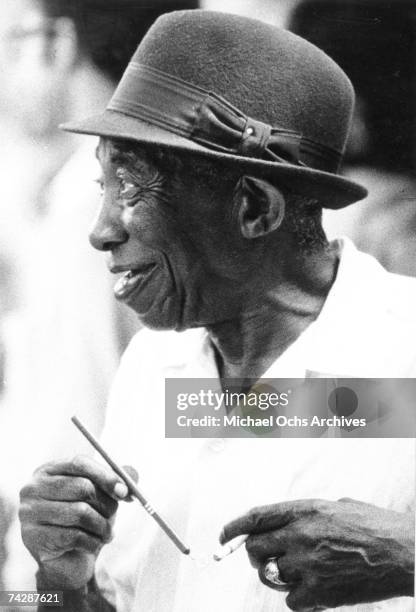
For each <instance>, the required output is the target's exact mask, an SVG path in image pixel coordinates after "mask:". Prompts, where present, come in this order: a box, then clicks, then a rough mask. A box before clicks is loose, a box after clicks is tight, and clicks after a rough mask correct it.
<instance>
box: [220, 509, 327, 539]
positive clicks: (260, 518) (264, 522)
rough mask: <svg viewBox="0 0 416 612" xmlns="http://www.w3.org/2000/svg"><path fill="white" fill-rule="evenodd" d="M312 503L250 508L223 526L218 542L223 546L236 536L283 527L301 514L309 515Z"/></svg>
mask: <svg viewBox="0 0 416 612" xmlns="http://www.w3.org/2000/svg"><path fill="white" fill-rule="evenodd" d="M314 502H315V500H310V499H306V500H305V499H301V500H297V501H290V502H281V503H279V504H272V505H270V506H258V507H256V508H252V509H251V510H250V511H249V512H247V513H246V514H244V515H243V516H240V517H238V518H237V519H235V520H233V521H231V522H229V523H227V525H225V527H224V528H223V530H222V532H221V534H220V542H221V544H225V543H226V542H228V541H229V540H232V539H233V538H235V537H236V536H238V535H242V534H245V533H248V534H255V533H262V532H264V531H271V530H273V529H279V528H281V527H284V526H285V525H287V524H288V523H290V522H292V521H294V520H296V518H298V517H299V516H300V515H301V514H304V513H309V512H310V511H311V510H312V509H313V508H314Z"/></svg>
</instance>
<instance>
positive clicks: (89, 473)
mask: <svg viewBox="0 0 416 612" xmlns="http://www.w3.org/2000/svg"><path fill="white" fill-rule="evenodd" d="M43 470H44V471H45V472H46V473H48V474H50V475H51V476H55V475H66V476H83V477H84V478H89V479H90V480H91V481H92V482H93V483H94V484H95V485H97V486H98V487H100V489H102V490H103V491H104V492H105V493H107V495H109V496H110V497H113V499H116V500H119V499H124V498H125V497H127V495H128V488H127V485H126V484H125V483H124V482H123V481H122V480H121V478H120V477H119V476H117V474H115V473H114V472H113V470H112V469H110V468H109V467H107V466H106V465H103V464H102V463H99V462H98V461H96V460H95V459H92V458H91V457H88V456H86V455H77V456H76V457H74V459H72V461H62V462H56V463H50V464H47V465H46V466H43Z"/></svg>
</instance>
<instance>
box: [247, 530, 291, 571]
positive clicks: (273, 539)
mask: <svg viewBox="0 0 416 612" xmlns="http://www.w3.org/2000/svg"><path fill="white" fill-rule="evenodd" d="M287 546H288V543H287V537H286V534H285V533H284V530H282V531H280V530H279V531H268V532H267V533H263V534H260V535H253V536H249V537H248V538H247V541H246V550H247V554H248V557H249V560H250V563H251V565H252V566H253V567H254V568H256V569H258V568H259V567H261V566H262V565H263V564H264V562H265V561H266V559H270V558H271V557H280V556H281V555H283V554H284V553H285V551H286V549H287Z"/></svg>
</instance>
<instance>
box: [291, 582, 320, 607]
mask: <svg viewBox="0 0 416 612" xmlns="http://www.w3.org/2000/svg"><path fill="white" fill-rule="evenodd" d="M286 603H287V606H288V608H290V609H291V610H294V611H295V612H318V611H319V610H325V609H326V608H323V607H322V606H318V605H317V604H315V596H314V595H313V593H312V592H311V590H310V589H309V588H308V587H307V586H306V585H304V584H302V583H301V584H300V585H299V586H297V587H294V588H293V589H291V590H290V593H289V595H288V596H287V597H286Z"/></svg>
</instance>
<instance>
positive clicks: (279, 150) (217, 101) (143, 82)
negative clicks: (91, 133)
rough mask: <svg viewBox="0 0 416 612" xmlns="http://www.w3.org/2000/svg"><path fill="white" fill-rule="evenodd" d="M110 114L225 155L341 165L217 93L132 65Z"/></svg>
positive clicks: (331, 168)
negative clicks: (169, 133) (191, 141)
mask: <svg viewBox="0 0 416 612" xmlns="http://www.w3.org/2000/svg"><path fill="white" fill-rule="evenodd" d="M107 110H109V111H116V112H119V113H123V114H125V115H128V116H130V117H134V118H136V119H141V120H143V121H146V122H148V123H151V124H154V125H157V126H159V127H161V128H164V129H166V130H168V131H170V132H173V133H175V134H178V135H179V136H183V137H185V138H188V139H190V140H193V141H195V142H197V143H199V144H201V145H203V146H205V147H207V148H208V149H212V150H215V151H220V152H223V153H228V154H234V155H240V156H243V157H250V158H257V159H262V160H266V161H273V162H277V163H289V164H295V165H298V166H309V167H311V168H315V169H317V170H324V171H326V172H337V170H338V167H339V164H340V161H341V154H340V153H338V152H337V151H334V150H333V149H330V148H329V147H326V146H324V145H321V144H318V143H316V142H314V141H312V140H310V139H308V138H304V137H303V136H302V135H301V134H299V133H297V132H295V131H293V130H286V129H284V128H278V127H272V126H270V125H268V124H266V123H263V122H261V121H257V120H255V119H252V118H251V117H247V116H246V115H244V113H242V112H241V111H239V110H238V109H237V108H235V107H234V106H232V105H231V104H230V103H229V102H227V100H225V99H224V98H222V97H221V96H218V95H217V94H215V93H212V92H209V91H207V90H204V89H202V88H201V87H197V86H196V85H193V84H192V83H188V82H186V81H183V80H181V79H179V78H177V77H173V76H171V75H169V74H167V73H165V72H162V71H160V70H157V69H155V68H151V67H150V66H145V65H143V64H139V63H136V62H130V64H129V66H128V68H127V70H126V72H125V73H124V76H123V78H122V80H121V81H120V84H119V86H118V87H117V89H116V92H115V93H114V96H113V98H112V99H111V101H110V103H109V105H108V107H107Z"/></svg>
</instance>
